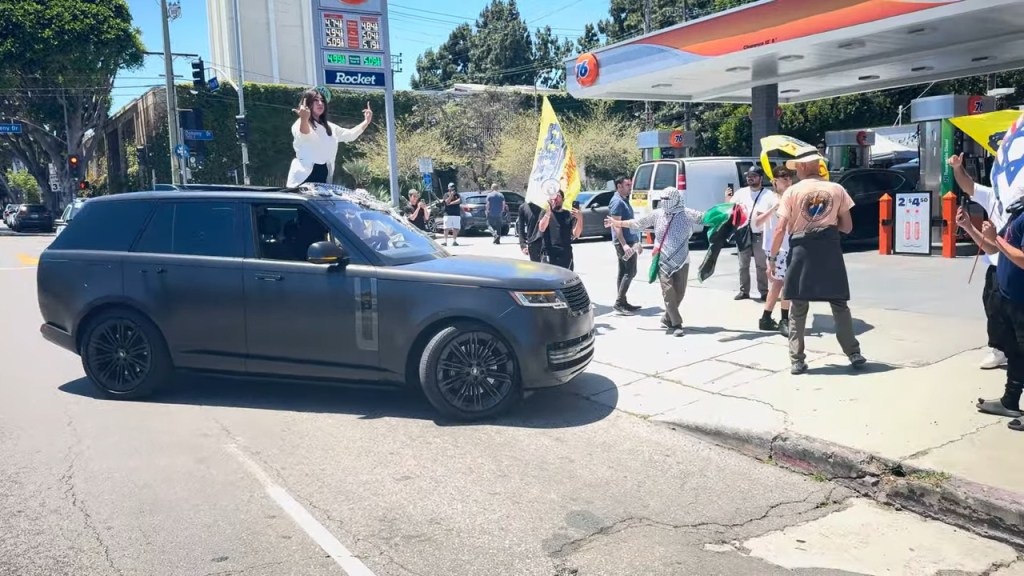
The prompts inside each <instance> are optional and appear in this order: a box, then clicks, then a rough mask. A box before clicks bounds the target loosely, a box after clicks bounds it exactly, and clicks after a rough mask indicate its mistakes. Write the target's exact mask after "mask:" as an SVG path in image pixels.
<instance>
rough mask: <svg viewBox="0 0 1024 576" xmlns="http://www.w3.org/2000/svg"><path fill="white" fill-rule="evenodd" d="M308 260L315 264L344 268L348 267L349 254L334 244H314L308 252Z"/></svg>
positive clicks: (325, 242) (326, 242) (324, 242)
mask: <svg viewBox="0 0 1024 576" xmlns="http://www.w3.org/2000/svg"><path fill="white" fill-rule="evenodd" d="M306 260H307V261H309V262H312V263H313V264H331V265H334V266H341V267H342V268H344V267H345V266H348V254H347V253H346V252H345V249H344V248H342V247H341V246H338V245H337V244H335V243H334V242H328V241H323V242H314V243H313V244H310V246H309V249H308V250H306Z"/></svg>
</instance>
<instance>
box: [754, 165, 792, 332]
mask: <svg viewBox="0 0 1024 576" xmlns="http://www.w3.org/2000/svg"><path fill="white" fill-rule="evenodd" d="M774 172H775V173H774V176H775V179H774V180H773V181H772V185H773V187H774V189H775V194H774V200H773V201H772V202H771V203H770V206H771V207H770V208H768V209H767V210H766V211H764V212H760V213H755V214H754V215H753V216H752V218H753V219H754V220H755V221H757V223H758V224H761V225H763V226H764V243H763V244H762V246H763V247H764V249H765V251H766V252H767V253H769V254H771V251H772V243H773V242H774V240H775V235H776V234H783V235H785V236H784V237H783V240H782V247H781V248H780V249H779V252H778V254H777V255H776V257H775V258H774V259H773V258H772V257H771V256H769V257H768V277H769V279H770V280H771V283H772V286H771V289H770V290H769V291H768V298H767V301H766V302H765V304H764V312H762V314H761V320H760V321H759V322H758V328H759V329H761V330H765V331H776V330H777V331H779V333H780V334H782V335H783V336H785V337H787V338H789V300H786V299H782V320H781V321H780V322H778V323H776V322H775V320H773V319H772V311H773V310H774V309H775V303H776V302H778V301H779V299H780V297H781V296H782V287H783V284H784V283H785V280H786V263H787V257H788V256H789V234H787V233H786V231H785V230H781V229H779V227H778V226H779V215H778V209H779V199H780V198H782V195H783V194H784V193H785V192H786V189H787V188H789V187H790V186H792V185H793V171H792V170H790V169H789V168H786V167H784V166H780V167H779V168H777V169H775V171H774Z"/></svg>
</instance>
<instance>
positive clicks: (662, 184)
mask: <svg viewBox="0 0 1024 576" xmlns="http://www.w3.org/2000/svg"><path fill="white" fill-rule="evenodd" d="M676 170H678V166H676V163H675V162H661V163H660V164H658V169H657V170H656V171H655V172H654V185H653V186H652V187H651V189H652V190H664V189H665V188H668V187H670V186H671V187H674V186H675V185H676Z"/></svg>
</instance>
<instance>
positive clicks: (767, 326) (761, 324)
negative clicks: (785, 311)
mask: <svg viewBox="0 0 1024 576" xmlns="http://www.w3.org/2000/svg"><path fill="white" fill-rule="evenodd" d="M757 329H758V330H764V331H765V332H775V331H776V330H778V329H779V325H778V324H777V323H776V322H775V320H773V319H771V318H765V317H763V316H762V317H761V319H760V320H758V321H757Z"/></svg>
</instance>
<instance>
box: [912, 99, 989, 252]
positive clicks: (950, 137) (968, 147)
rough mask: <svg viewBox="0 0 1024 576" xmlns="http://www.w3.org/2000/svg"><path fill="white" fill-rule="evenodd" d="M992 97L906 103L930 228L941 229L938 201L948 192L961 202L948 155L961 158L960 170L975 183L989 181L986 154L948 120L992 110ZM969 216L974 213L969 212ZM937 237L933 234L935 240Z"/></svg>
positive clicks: (940, 212) (919, 185) (919, 186)
mask: <svg viewBox="0 0 1024 576" xmlns="http://www.w3.org/2000/svg"><path fill="white" fill-rule="evenodd" d="M995 105H996V102H995V98H992V97H990V96H964V95H960V94H945V95H942V96H929V97H927V98H918V99H917V100H914V101H913V102H911V103H910V120H911V122H914V123H916V124H917V126H918V134H919V137H918V147H919V151H918V158H920V160H919V162H920V171H921V177H920V179H919V180H918V190H921V191H928V192H931V193H932V197H931V198H932V201H931V206H932V209H931V217H932V226H933V227H939V230H940V234H941V226H942V202H941V199H942V197H943V196H945V195H946V194H947V193H949V192H953V193H954V194H956V196H957V203H958V204H960V203H961V202H962V201H963V200H964V195H963V191H962V190H960V188H959V186H957V184H956V180H955V179H954V178H953V169H952V168H950V166H949V165H948V164H947V163H946V161H947V160H948V159H949V157H950V156H953V155H955V154H961V153H962V154H963V155H964V168H965V169H966V170H967V173H968V174H970V176H971V178H972V179H974V181H975V182H981V183H986V182H988V181H989V170H990V168H991V162H990V161H989V160H988V158H987V156H988V153H987V152H986V151H985V149H984V148H982V147H981V145H979V144H978V143H976V142H974V141H973V140H972V139H971V138H968V137H965V135H964V133H963V132H961V131H960V130H959V129H958V128H957V127H956V126H954V125H953V123H952V122H950V121H949V119H950V118H956V117H958V116H968V115H974V114H984V113H985V112H992V111H994V110H995V109H996V108H995ZM971 212H972V215H974V211H973V210H972V211H971ZM937 236H938V235H936V237H937Z"/></svg>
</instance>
